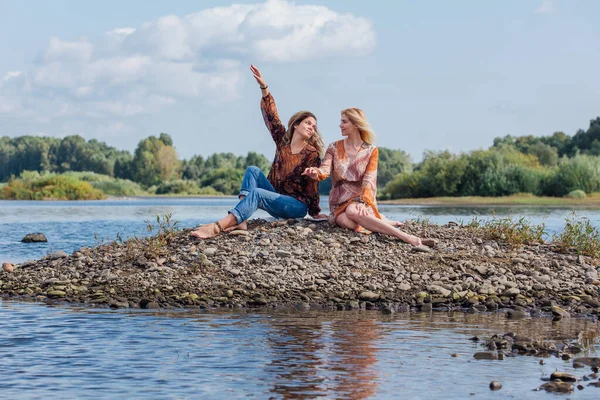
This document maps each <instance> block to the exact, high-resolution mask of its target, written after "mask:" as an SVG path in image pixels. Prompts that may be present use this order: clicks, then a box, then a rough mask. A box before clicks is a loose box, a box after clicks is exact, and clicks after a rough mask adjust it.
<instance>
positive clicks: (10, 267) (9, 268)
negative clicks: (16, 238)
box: [2, 262, 14, 272]
mask: <svg viewBox="0 0 600 400" xmlns="http://www.w3.org/2000/svg"><path fill="white" fill-rule="evenodd" d="M2 269H3V270H4V272H13V269H14V265H12V264H11V263H8V262H5V263H2Z"/></svg>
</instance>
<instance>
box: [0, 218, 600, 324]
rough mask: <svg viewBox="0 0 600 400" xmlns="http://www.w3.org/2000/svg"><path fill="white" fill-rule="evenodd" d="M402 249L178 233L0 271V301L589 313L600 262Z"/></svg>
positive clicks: (421, 229)
mask: <svg viewBox="0 0 600 400" xmlns="http://www.w3.org/2000/svg"><path fill="white" fill-rule="evenodd" d="M403 229H404V230H406V231H407V232H409V233H412V234H416V235H419V236H421V237H428V238H434V239H435V240H436V242H437V244H436V246H435V247H434V248H433V249H427V248H413V247H411V246H410V245H407V244H405V243H403V242H401V241H398V240H397V239H394V238H391V237H388V236H383V235H379V234H371V235H364V234H360V233H355V232H352V231H349V230H343V229H340V228H338V227H332V226H330V225H329V224H327V223H315V222H312V221H309V220H283V221H275V222H267V221H263V220H252V221H250V223H249V230H248V231H233V232H230V233H227V234H222V235H220V236H218V237H216V238H214V239H209V240H204V241H198V240H196V239H194V238H192V237H190V236H189V230H188V229H184V230H177V229H172V227H171V228H166V227H165V226H163V227H162V228H160V229H159V230H158V231H157V233H156V234H155V235H154V236H151V237H147V238H137V237H136V238H131V239H128V240H118V241H113V242H106V243H102V244H99V245H98V246H96V247H93V248H82V249H79V250H78V251H75V252H73V254H66V253H64V252H62V251H58V252H55V253H53V254H49V255H47V256H46V257H44V258H43V259H41V260H35V261H27V262H24V263H22V264H17V265H14V266H11V267H13V268H10V270H11V271H10V272H9V271H8V269H7V268H5V270H4V271H3V272H0V294H1V295H2V296H3V297H5V298H19V299H24V300H33V301H41V302H48V303H56V302H59V303H74V304H83V305H89V306H92V307H111V308H183V307H201V308H208V307H229V308H237V307H296V308H301V309H306V308H325V309H353V308H356V309H360V308H366V309H381V310H382V311H383V312H394V311H408V310H424V311H428V310H432V309H434V310H436V309H438V310H464V311H469V312H485V311H495V310H505V311H506V312H507V316H508V317H519V316H528V315H535V314H543V313H553V314H554V316H555V318H564V317H568V316H570V315H571V314H584V315H588V316H589V315H593V316H597V315H598V314H600V300H598V295H599V293H600V279H599V277H598V269H599V264H600V260H598V259H597V258H594V257H587V256H583V255H577V254H576V253H574V252H566V253H565V252H564V251H562V252H558V249H557V248H556V247H555V245H553V244H549V243H535V244H526V245H520V246H511V245H509V244H507V243H503V241H501V240H492V239H490V238H489V235H486V233H485V231H484V230H482V229H476V228H472V227H470V226H463V225H459V224H456V223H452V222H451V223H449V224H446V225H433V224H428V223H423V222H419V221H409V222H407V223H406V225H405V226H404V227H403Z"/></svg>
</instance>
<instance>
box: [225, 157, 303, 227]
mask: <svg viewBox="0 0 600 400" xmlns="http://www.w3.org/2000/svg"><path fill="white" fill-rule="evenodd" d="M239 196H246V197H244V198H243V199H242V200H241V201H240V202H239V203H238V204H237V206H235V208H233V209H232V210H230V211H229V212H230V213H231V214H233V216H234V217H235V218H236V219H237V222H238V224H241V223H242V222H244V221H245V220H247V219H248V218H250V216H251V215H252V214H254V212H255V211H256V210H257V209H259V208H260V209H261V210H265V211H266V212H268V213H269V214H270V215H272V216H273V217H277V218H302V217H304V216H305V215H306V212H307V211H308V209H307V208H306V204H304V203H303V202H301V201H300V200H297V199H295V198H294V197H292V196H286V195H284V194H279V193H277V192H276V191H275V188H274V187H273V185H271V182H269V181H268V179H267V177H266V176H265V174H264V173H263V172H262V171H261V170H260V168H258V167H254V166H251V167H248V168H246V172H244V179H243V180H242V188H241V189H240V194H239Z"/></svg>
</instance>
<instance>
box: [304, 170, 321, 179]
mask: <svg viewBox="0 0 600 400" xmlns="http://www.w3.org/2000/svg"><path fill="white" fill-rule="evenodd" d="M302 175H304V176H308V177H309V178H311V179H314V180H315V181H316V180H318V179H319V169H318V168H315V167H309V168H306V169H305V170H304V172H303V173H302Z"/></svg>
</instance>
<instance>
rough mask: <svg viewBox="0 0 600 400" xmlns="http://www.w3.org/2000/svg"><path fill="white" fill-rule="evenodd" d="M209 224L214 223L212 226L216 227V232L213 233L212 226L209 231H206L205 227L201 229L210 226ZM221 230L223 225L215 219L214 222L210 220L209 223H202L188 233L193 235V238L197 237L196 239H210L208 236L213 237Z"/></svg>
mask: <svg viewBox="0 0 600 400" xmlns="http://www.w3.org/2000/svg"><path fill="white" fill-rule="evenodd" d="M211 225H214V226H216V227H217V229H218V231H217V232H216V233H215V230H214V228H212V229H211V230H210V232H207V230H206V229H204V230H203V228H206V227H208V226H211ZM196 232H197V233H196ZM204 232H206V233H205V234H203V233H204ZM222 232H223V227H222V226H221V224H220V223H219V221H215V222H212V223H210V224H206V225H202V226H201V227H200V228H198V229H194V230H193V231H192V232H191V233H190V235H191V236H193V237H195V238H198V239H210V238H213V237H215V236H219V235H220V234H221V233H222Z"/></svg>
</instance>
